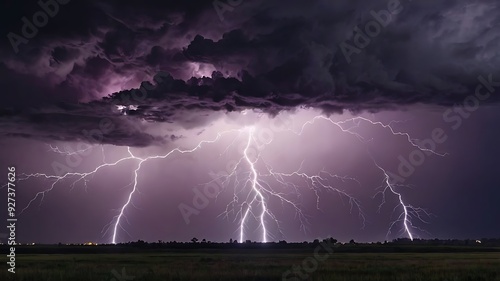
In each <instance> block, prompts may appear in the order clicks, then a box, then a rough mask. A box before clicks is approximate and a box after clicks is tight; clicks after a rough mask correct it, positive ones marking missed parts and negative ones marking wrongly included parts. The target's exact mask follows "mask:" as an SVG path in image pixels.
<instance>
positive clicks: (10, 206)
mask: <svg viewBox="0 0 500 281" xmlns="http://www.w3.org/2000/svg"><path fill="white" fill-rule="evenodd" d="M7 170H8V174H7V214H8V219H7V229H8V231H9V235H8V237H9V238H8V243H7V244H8V245H9V246H11V247H10V248H9V250H8V251H9V254H8V255H7V259H8V262H7V264H8V265H9V269H8V271H9V272H10V273H16V271H15V270H16V247H15V246H16V222H17V219H16V198H15V197H16V168H15V167H8V169H7Z"/></svg>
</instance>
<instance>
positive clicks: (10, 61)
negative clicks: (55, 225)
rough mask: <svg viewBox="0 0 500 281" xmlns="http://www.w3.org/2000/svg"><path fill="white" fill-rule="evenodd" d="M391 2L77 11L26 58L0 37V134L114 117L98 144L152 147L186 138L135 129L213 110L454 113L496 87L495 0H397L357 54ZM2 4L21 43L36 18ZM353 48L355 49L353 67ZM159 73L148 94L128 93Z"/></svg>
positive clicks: (67, 128)
mask: <svg viewBox="0 0 500 281" xmlns="http://www.w3.org/2000/svg"><path fill="white" fill-rule="evenodd" d="M392 2H393V1H384V0H378V1H369V2H367V1H347V0H346V1H335V2H334V3H333V2H332V1H312V2H311V1H307V2H304V1H298V0H297V1H288V2H287V3H286V4H284V3H283V2H282V1H252V2H248V1H243V2H242V3H241V4H240V5H238V6H236V7H230V8H231V9H230V10H227V11H226V12H225V13H224V20H221V19H220V18H219V16H218V13H217V11H216V9H215V8H214V6H213V5H212V2H211V1H189V2H183V1H140V2H137V1H76V0H74V1H70V2H69V3H68V4H65V5H60V7H59V8H60V10H59V12H58V13H57V15H55V16H54V17H53V18H50V19H49V21H50V22H49V24H47V25H46V26H44V27H41V28H40V29H39V32H38V34H37V35H36V36H35V37H34V38H32V39H30V40H29V42H27V43H26V44H21V45H20V46H19V49H20V51H19V53H17V54H16V53H15V52H14V51H13V49H12V46H11V44H10V42H9V40H8V39H7V37H5V38H6V39H5V40H4V41H2V43H1V45H0V57H1V58H2V62H3V64H1V65H0V72H1V73H2V74H4V75H2V77H4V78H2V81H1V85H0V86H1V88H2V89H3V90H4V91H5V92H6V93H11V95H5V97H4V98H3V105H2V107H4V108H15V109H18V110H16V111H4V113H3V114H2V116H1V117H0V118H1V119H0V126H1V128H2V134H3V135H7V136H9V135H17V136H20V135H22V136H26V137H31V138H48V139H50V138H54V139H65V140H78V138H80V135H81V132H82V130H90V129H92V128H98V127H99V122H100V120H102V118H109V119H110V120H113V122H114V123H115V124H116V128H115V129H114V130H112V131H110V132H108V133H107V134H104V135H103V138H102V140H99V141H98V142H104V143H112V144H117V145H135V146H145V145H150V144H154V143H163V142H167V141H173V140H175V139H176V137H170V136H167V135H162V136H161V137H159V136H155V135H151V134H148V133H145V132H144V131H141V130H140V129H139V128H140V126H137V125H135V126H130V124H142V123H143V122H146V123H147V122H175V123H179V124H183V125H184V126H185V127H197V126H201V125H203V124H206V122H208V121H207V120H210V117H208V116H210V115H211V113H212V112H226V111H241V110H244V109H258V110H261V111H263V112H267V113H270V114H275V113H277V112H279V111H281V110H293V109H295V108H297V107H313V108H318V109H321V110H323V111H324V112H326V113H329V114H331V113H340V112H343V111H345V110H349V111H354V112H357V111H381V110H387V109H398V108H407V107H410V106H412V105H415V104H427V105H442V106H451V105H454V104H456V103H463V101H464V99H465V98H466V97H467V96H469V95H471V94H474V93H475V90H476V87H477V85H478V84H479V83H480V82H479V81H478V76H480V75H482V76H483V77H485V78H486V80H488V75H490V74H491V75H492V76H491V77H492V78H491V79H492V80H493V81H500V71H499V68H500V65H499V56H498V54H499V51H498V50H499V45H500V28H499V23H500V21H499V19H500V13H499V11H500V4H499V3H498V2H496V1H487V0H484V1H476V2H474V3H470V2H466V1H448V0H438V1H432V2H415V1H405V0H401V1H400V2H399V4H398V5H397V6H398V7H399V10H400V12H399V13H398V14H397V15H395V14H393V15H392V16H391V19H392V21H391V22H389V23H388V24H387V26H385V27H381V32H380V34H379V35H377V36H374V37H373V38H369V42H368V43H367V44H366V46H364V47H362V48H361V47H360V46H359V45H358V46H357V45H356V44H355V42H354V39H355V38H356V37H353V35H354V36H359V35H356V34H358V32H357V31H354V27H355V26H358V27H359V28H361V29H363V30H364V29H365V26H366V25H367V23H369V22H370V21H372V20H373V19H374V17H373V13H372V11H375V12H377V13H379V11H381V10H385V9H388V3H392ZM4 5H7V6H8V7H7V6H6V8H8V9H4V10H6V11H9V15H6V16H5V17H2V19H3V21H5V22H6V24H5V25H2V28H1V30H2V32H3V34H8V33H9V32H14V33H17V34H21V27H22V22H21V20H20V18H21V17H23V16H27V17H28V18H30V17H31V16H32V15H33V14H34V13H35V12H36V11H37V10H39V9H40V7H39V6H38V4H37V3H36V1H33V2H30V1H26V3H25V2H23V5H22V6H21V5H20V4H17V3H12V2H9V1H7V2H5V4H4ZM219 12H220V11H219ZM343 42H345V43H346V44H349V45H350V46H352V47H353V48H354V47H356V48H357V49H356V50H357V51H356V52H354V53H352V54H350V55H348V56H347V57H346V55H345V49H344V51H343V50H342V49H341V48H340V47H339V46H341V44H342V43H343ZM344 46H345V45H344ZM214 70H215V72H214ZM157 73H160V75H159V77H161V78H162V79H159V80H156V83H154V84H157V85H155V86H154V87H153V86H152V84H150V83H144V84H143V88H142V89H143V91H145V92H147V93H146V95H144V96H145V97H144V98H140V99H134V98H131V96H132V94H133V93H136V96H141V95H137V93H138V92H137V90H125V89H132V88H139V85H140V83H141V82H142V81H146V80H149V81H151V80H152V79H153V76H154V75H155V74H157ZM166 73H168V74H166ZM202 76H207V77H203V78H201V77H202ZM160 80H161V81H160ZM483 84H484V83H483ZM493 84H494V86H496V84H495V83H493ZM497 84H498V83H497ZM145 89H146V90H145ZM121 90H124V91H121ZM112 93H115V94H112ZM108 95H109V96H108ZM107 96H108V97H107ZM103 97H106V98H104V99H103ZM89 101H92V102H89ZM497 101H498V95H497V94H496V93H493V94H492V96H491V97H489V98H488V99H486V100H485V101H483V102H485V103H493V102H497ZM58 102H65V103H75V102H87V103H85V104H78V105H76V106H55V105H54V104H57V103H58ZM35 104H36V105H38V107H37V108H33V105H35ZM41 104H45V105H41ZM118 106H127V108H123V109H122V110H118V109H117V108H118ZM130 106H132V107H130ZM5 112H9V113H5ZM125 114H126V115H125ZM197 115H198V116H207V118H196V117H195V116H197ZM14 128H15V129H14Z"/></svg>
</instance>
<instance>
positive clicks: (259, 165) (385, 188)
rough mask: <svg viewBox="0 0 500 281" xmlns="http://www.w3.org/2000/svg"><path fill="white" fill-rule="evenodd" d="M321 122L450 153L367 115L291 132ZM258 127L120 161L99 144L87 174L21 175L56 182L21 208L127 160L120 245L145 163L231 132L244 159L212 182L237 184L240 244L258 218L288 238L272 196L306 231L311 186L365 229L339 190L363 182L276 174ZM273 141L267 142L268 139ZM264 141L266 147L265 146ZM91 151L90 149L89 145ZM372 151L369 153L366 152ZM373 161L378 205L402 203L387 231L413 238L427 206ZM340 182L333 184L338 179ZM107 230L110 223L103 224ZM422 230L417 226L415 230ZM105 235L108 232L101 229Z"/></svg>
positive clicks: (233, 208)
mask: <svg viewBox="0 0 500 281" xmlns="http://www.w3.org/2000/svg"><path fill="white" fill-rule="evenodd" d="M317 120H324V121H327V122H330V123H331V124H332V125H334V126H336V127H338V128H339V129H340V130H341V132H343V133H348V134H351V135H353V136H354V137H356V138H357V139H359V140H360V141H361V142H363V143H366V142H368V140H367V139H366V138H365V137H363V136H362V135H361V134H359V133H357V132H356V131H355V130H354V129H355V128H358V127H359V125H360V123H361V122H367V123H368V124H370V125H372V126H379V127H381V128H383V129H386V130H388V131H389V132H390V133H391V134H392V135H394V136H395V137H404V138H406V140H407V141H408V143H409V144H410V145H411V146H413V147H414V148H416V149H419V150H421V151H426V152H430V153H432V154H434V155H437V156H445V155H446V154H441V153H438V152H435V151H433V150H430V149H427V148H425V147H422V146H420V145H419V144H418V141H417V140H415V139H413V138H412V137H411V136H410V135H409V134H408V133H404V132H398V131H396V130H394V129H393V127H392V126H391V124H383V123H381V122H376V121H372V120H370V119H367V118H364V117H354V118H350V119H346V120H342V121H333V120H332V119H331V118H329V117H325V116H322V115H318V116H316V117H314V118H312V119H311V120H309V121H307V122H305V123H304V124H303V125H302V126H301V127H300V130H298V131H296V130H293V129H291V128H290V129H288V130H287V131H289V132H292V133H294V134H296V135H297V136H299V137H300V136H302V134H303V133H304V130H305V127H306V126H309V125H312V124H314V123H315V122H316V121H317ZM255 130H256V128H255V127H245V128H242V129H239V130H228V131H224V132H219V133H218V134H217V136H216V137H215V138H214V139H212V140H203V141H201V142H199V143H198V144H197V145H196V146H195V147H193V148H191V149H187V150H183V149H180V148H175V149H173V150H171V151H169V152H168V153H166V154H163V155H154V156H148V157H138V156H135V155H134V153H133V152H132V149H131V148H130V147H128V148H127V155H126V156H125V157H123V158H121V159H118V160H116V161H114V162H110V163H108V162H106V160H105V153H104V147H103V146H101V149H102V155H103V160H102V161H103V163H102V164H100V165H98V166H97V167H95V168H94V169H93V170H91V171H89V172H68V173H65V174H62V175H50V174H45V173H33V174H23V175H21V176H20V178H19V180H20V181H21V180H29V179H31V178H45V179H47V180H51V181H52V183H51V184H50V186H49V187H48V188H47V189H45V190H43V191H40V192H38V193H36V194H35V196H34V197H33V198H32V199H31V200H30V201H29V202H28V204H27V205H26V207H24V208H23V209H22V211H21V214H22V213H23V212H25V211H26V210H27V209H28V208H30V206H31V205H32V204H33V203H34V202H35V201H37V200H39V201H40V204H42V202H43V200H44V197H45V196H46V195H47V194H48V193H49V192H51V191H52V190H53V189H54V188H55V186H56V185H57V184H58V183H61V182H62V181H64V180H69V179H71V180H73V182H72V183H71V184H70V187H71V188H73V187H75V185H76V184H77V183H79V182H82V181H83V183H84V185H85V187H86V186H87V182H88V181H89V180H90V177H92V176H94V175H95V174H96V173H98V172H100V171H101V170H103V169H105V168H112V167H115V166H117V165H119V164H122V163H124V162H129V161H130V162H135V163H136V166H135V169H134V174H133V181H132V182H131V183H130V184H129V185H130V186H131V190H130V192H129V193H128V196H127V200H126V202H125V203H124V204H123V205H122V206H121V208H120V209H119V212H118V214H117V215H116V216H115V217H114V218H113V219H112V221H111V222H110V223H109V224H108V225H107V229H108V230H109V229H112V236H111V237H112V238H111V242H112V243H117V240H118V232H119V230H122V231H125V232H126V230H125V229H124V227H123V226H122V222H123V220H126V215H125V213H126V210H127V208H128V207H129V206H130V205H131V204H133V203H132V202H133V198H134V195H135V194H136V193H137V192H138V190H139V186H140V173H141V170H142V169H145V168H144V166H145V164H146V163H147V162H150V161H154V160H161V159H167V158H168V157H169V156H171V155H172V154H175V153H178V154H186V153H194V152H196V151H197V150H199V149H201V148H202V147H203V146H204V145H205V144H207V145H208V144H213V143H216V142H218V141H219V140H220V139H221V138H222V137H223V136H224V135H226V134H228V133H238V136H236V137H235V138H234V140H233V141H232V142H231V144H230V145H229V146H228V147H227V148H226V149H225V150H224V152H223V154H224V153H227V151H228V150H229V147H231V146H232V145H233V144H234V143H235V141H236V139H238V138H239V137H240V136H241V135H242V134H244V135H245V136H246V139H245V143H246V145H245V147H244V149H243V150H242V151H240V153H241V157H240V158H239V160H238V161H237V162H236V164H235V165H234V166H233V168H232V169H231V171H229V172H228V173H225V174H222V175H217V178H216V179H214V180H213V181H221V182H222V186H223V187H225V188H227V187H233V190H234V195H233V200H232V201H231V202H229V203H228V204H227V205H226V208H225V211H224V212H223V214H221V215H223V216H224V217H226V218H229V217H230V216H233V217H234V221H235V222H236V221H238V224H239V227H238V229H239V238H240V242H243V241H244V239H245V238H246V237H248V234H247V231H248V230H249V223H250V220H254V221H256V222H257V223H258V225H259V226H258V228H259V231H260V235H261V241H262V242H267V241H270V240H273V239H274V238H275V235H273V234H272V233H270V232H269V228H268V224H269V223H273V224H275V226H276V229H278V231H279V233H280V235H282V236H283V237H284V236H285V235H284V233H283V228H282V227H281V225H280V221H279V220H278V218H277V217H276V216H275V215H274V214H273V212H272V210H271V209H270V208H269V200H271V199H273V200H278V201H281V203H282V204H286V205H288V206H290V207H291V208H292V209H293V210H295V213H296V217H297V219H298V221H299V222H300V229H301V230H302V231H306V226H307V224H308V219H307V216H306V215H305V213H304V212H303V208H302V206H301V202H300V195H301V193H302V190H303V189H305V188H308V189H310V190H312V192H314V194H315V196H316V208H317V209H318V210H319V209H320V197H321V192H322V191H327V192H334V193H337V194H338V195H339V196H341V198H345V199H347V200H348V202H349V205H350V211H351V212H356V213H357V214H358V216H359V218H360V219H361V221H362V225H363V227H364V225H365V222H366V219H365V213H364V212H363V209H362V206H361V202H360V201H359V200H358V199H356V198H355V197H354V196H353V195H351V194H350V193H349V192H348V191H346V190H345V189H343V188H341V187H340V186H341V185H342V183H344V182H346V181H350V182H355V183H357V184H359V185H361V183H360V182H359V181H358V180H356V179H355V178H352V177H347V176H339V175H336V174H333V173H331V172H328V171H326V170H324V169H322V170H320V171H318V172H317V173H315V174H309V173H307V172H305V171H304V168H303V163H301V164H300V166H299V167H298V169H297V170H295V171H289V172H278V171H276V169H274V168H273V167H272V165H270V164H269V163H267V162H266V161H265V160H264V159H263V157H262V155H261V150H262V149H255V148H254V147H253V144H255V142H256V140H255ZM267 144H269V143H267ZM267 144H266V145H267ZM87 149H90V148H87ZM87 149H85V150H84V151H75V152H69V151H64V150H61V149H59V148H58V147H57V146H52V145H50V150H51V151H52V152H54V153H59V154H63V155H73V154H77V153H82V152H85V151H86V150H87ZM368 153H369V154H370V152H368ZM370 157H371V159H372V160H373V162H374V165H375V166H376V168H377V169H379V170H380V171H381V172H382V175H383V185H382V187H381V188H382V189H381V190H380V191H379V192H378V193H377V194H381V196H382V203H381V204H380V207H382V205H384V204H385V203H386V201H385V199H386V194H389V193H390V194H392V195H394V196H395V197H396V198H397V199H398V201H399V203H398V205H397V206H395V209H394V210H396V209H398V208H400V209H401V213H400V214H399V215H398V216H397V219H396V220H395V221H393V222H392V223H391V225H390V227H389V231H388V233H387V235H389V234H390V233H391V230H392V229H393V228H394V227H395V226H396V225H397V224H398V223H402V225H403V232H404V233H405V234H406V235H407V236H408V237H409V238H410V239H412V240H413V238H414V234H413V233H412V230H413V229H415V228H417V227H416V226H414V224H413V223H412V218H416V219H418V220H420V221H422V222H426V221H425V220H424V216H429V213H427V212H426V211H425V210H424V209H422V208H418V207H413V206H412V205H410V204H408V203H406V201H405V200H404V196H403V194H402V193H401V192H399V191H398V187H401V186H399V185H397V184H393V183H391V182H390V175H389V173H388V172H387V171H386V169H384V168H383V167H382V166H381V165H379V164H378V162H377V161H376V160H375V159H374V158H373V157H372V155H371V154H370ZM337 182H338V184H333V183H337ZM105 228H106V227H105ZM417 229H418V228H417ZM103 232H104V235H105V234H106V233H107V230H106V231H103Z"/></svg>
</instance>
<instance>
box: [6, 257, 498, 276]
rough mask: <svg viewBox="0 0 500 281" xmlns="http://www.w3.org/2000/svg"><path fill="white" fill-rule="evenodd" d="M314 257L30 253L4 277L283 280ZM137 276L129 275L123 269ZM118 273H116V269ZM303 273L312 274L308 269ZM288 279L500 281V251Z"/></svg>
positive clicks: (372, 263)
mask: <svg viewBox="0 0 500 281" xmlns="http://www.w3.org/2000/svg"><path fill="white" fill-rule="evenodd" d="M308 257H309V258H312V257H314V254H313V252H312V251H310V252H305V251H286V250H248V249H247V250H241V249H240V250H236V249H234V250H206V251H202V250H196V251H185V252H184V253H181V252H171V253H167V252H158V253H125V254H50V255H44V254H33V255H31V254H25V255H19V256H18V257H17V261H16V274H12V273H8V272H7V268H5V269H4V270H3V272H2V273H0V280H24V281H28V280H29V281H42V280H50V281H59V280H61V281H63V280H64V281H66V280H68V281H84V280H85V281H87V280H92V281H99V280H102V281H132V280H134V281H142V280H149V281H156V280H165V281H169V280H179V281H181V280H223V281H226V280H228V281H229V280H231V281H247V280H248V281H249V280H282V275H283V272H285V271H286V270H290V269H291V268H292V266H294V265H295V266H298V265H301V264H302V261H303V260H304V259H306V258H308ZM123 269H125V272H126V274H127V275H128V276H129V277H130V276H134V278H133V279H132V278H123V277H122V276H120V275H121V273H122V270H123ZM113 270H115V273H118V274H119V276H118V278H117V276H115V275H114V274H113V273H112V272H113ZM302 272H303V274H306V273H305V272H304V271H302ZM285 280H332V281H333V280H343V281H349V280H380V281H391V280H402V281H403V280H404V281H410V280H415V281H416V280H419V281H434V280H448V281H459V280H464V281H466V280H467V281H480V280H484V281H494V280H500V253H498V252H497V253H335V252H334V253H333V254H331V255H330V256H329V257H328V259H326V260H325V261H321V262H318V267H317V269H316V270H315V271H313V272H311V273H310V274H309V276H308V277H306V278H305V279H301V278H298V279H294V278H292V276H291V275H290V277H289V278H288V279H285Z"/></svg>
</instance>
